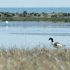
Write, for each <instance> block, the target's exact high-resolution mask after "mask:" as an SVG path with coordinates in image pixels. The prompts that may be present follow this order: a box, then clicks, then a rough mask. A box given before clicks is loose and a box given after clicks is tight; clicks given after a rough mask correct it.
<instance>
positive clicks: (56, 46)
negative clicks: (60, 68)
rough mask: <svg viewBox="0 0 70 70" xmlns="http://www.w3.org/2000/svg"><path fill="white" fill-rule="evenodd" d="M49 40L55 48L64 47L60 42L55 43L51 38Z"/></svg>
mask: <svg viewBox="0 0 70 70" xmlns="http://www.w3.org/2000/svg"><path fill="white" fill-rule="evenodd" d="M49 40H51V44H52V46H53V47H55V48H62V47H63V46H64V45H62V44H61V43H59V42H54V40H53V38H49Z"/></svg>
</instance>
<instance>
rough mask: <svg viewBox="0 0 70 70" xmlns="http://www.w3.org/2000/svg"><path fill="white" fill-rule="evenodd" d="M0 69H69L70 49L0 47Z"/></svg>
mask: <svg viewBox="0 0 70 70" xmlns="http://www.w3.org/2000/svg"><path fill="white" fill-rule="evenodd" d="M0 70H70V49H47V48H33V49H18V48H11V49H4V48H3V49H0Z"/></svg>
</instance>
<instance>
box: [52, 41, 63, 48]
mask: <svg viewBox="0 0 70 70" xmlns="http://www.w3.org/2000/svg"><path fill="white" fill-rule="evenodd" d="M53 45H54V47H55V48H61V47H63V45H62V44H61V43H59V42H55V43H54V44H53Z"/></svg>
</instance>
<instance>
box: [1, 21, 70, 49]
mask: <svg viewBox="0 0 70 70" xmlns="http://www.w3.org/2000/svg"><path fill="white" fill-rule="evenodd" d="M49 37H53V38H54V41H58V42H60V43H62V44H64V45H66V47H70V23H58V24H57V23H52V22H42V21H41V22H9V23H8V24H6V23H5V22H0V47H4V48H10V47H17V48H34V47H39V46H40V47H43V46H46V47H50V46H51V44H50V41H49V40H48V39H49ZM51 47H52V46H51Z"/></svg>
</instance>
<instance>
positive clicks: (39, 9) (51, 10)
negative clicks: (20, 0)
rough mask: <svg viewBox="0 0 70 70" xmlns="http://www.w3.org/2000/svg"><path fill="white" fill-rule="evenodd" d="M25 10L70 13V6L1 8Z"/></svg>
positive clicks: (1, 10)
mask: <svg viewBox="0 0 70 70" xmlns="http://www.w3.org/2000/svg"><path fill="white" fill-rule="evenodd" d="M23 11H27V12H38V13H41V12H47V13H51V12H64V13H70V8H61V7H59V8H55V7H53V8H50V7H49V8H0V12H21V13H22V12H23Z"/></svg>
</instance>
